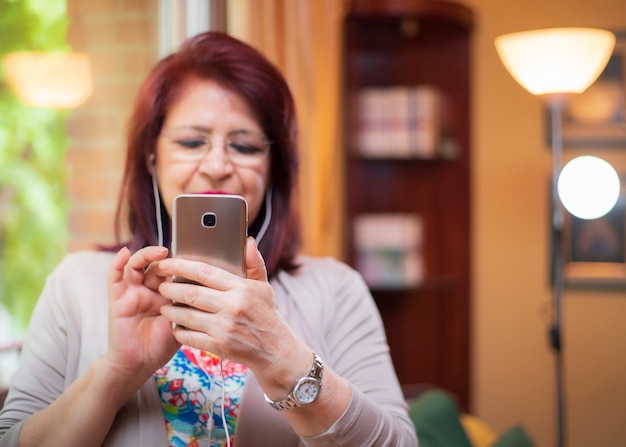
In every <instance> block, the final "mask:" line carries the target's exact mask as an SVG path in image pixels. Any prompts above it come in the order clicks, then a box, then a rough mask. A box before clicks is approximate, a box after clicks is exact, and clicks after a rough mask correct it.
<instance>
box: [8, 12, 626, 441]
mask: <svg viewBox="0 0 626 447" xmlns="http://www.w3.org/2000/svg"><path fill="white" fill-rule="evenodd" d="M415 2H417V3H419V1H417V0H415ZM415 2H411V1H409V0H405V1H402V0H388V1H387V2H384V1H380V0H379V1H378V2H367V1H364V2H361V3H383V4H384V3H388V5H390V7H393V6H394V5H397V4H403V3H407V4H409V3H415ZM193 3H194V2H192V1H191V0H188V1H174V0H172V1H165V0H161V1H157V0H133V1H122V0H67V1H66V0H0V57H4V56H5V55H8V54H10V53H14V52H24V51H41V52H46V53H50V52H58V51H65V52H67V51H72V52H80V53H84V54H86V55H87V56H88V59H89V62H90V67H89V72H88V73H87V74H86V75H85V76H87V77H88V78H89V81H90V83H91V87H92V89H90V87H89V85H87V86H86V87H85V88H86V89H87V90H89V93H88V96H87V98H86V99H85V100H84V101H83V102H81V103H79V104H74V105H70V106H63V107H59V106H58V105H57V106H33V105H29V104H27V103H25V102H24V100H23V99H20V98H18V97H17V96H16V94H15V93H14V90H13V86H11V85H10V83H9V79H8V69H7V67H6V65H4V66H3V69H2V72H0V266H1V270H0V304H1V306H2V308H1V309H2V312H1V313H0V348H2V349H4V350H5V351H6V352H5V354H3V355H2V356H1V357H0V379H1V380H2V381H3V382H2V385H4V386H6V381H7V380H8V376H10V371H11V368H12V366H11V365H13V364H14V363H15V361H16V360H17V358H18V355H19V350H18V349H15V348H17V347H19V341H20V338H21V336H22V335H23V332H24V330H25V325H26V322H27V320H28V316H29V314H30V312H31V310H32V307H33V305H34V303H35V301H36V299H37V296H38V294H39V291H40V290H41V288H42V286H43V282H44V281H45V277H46V275H47V274H48V273H49V272H50V271H51V270H52V269H53V268H54V266H55V265H56V263H57V262H58V261H59V260H60V259H61V257H62V256H63V255H64V254H65V253H66V252H68V251H76V250H82V249H91V248H93V247H94V246H96V245H97V244H106V243H110V242H112V241H113V215H114V211H115V204H116V201H117V195H118V185H119V181H120V179H121V176H122V169H123V163H124V153H125V130H126V129H125V126H126V121H127V118H128V116H129V114H130V111H131V107H132V103H133V99H134V97H135V94H136V91H137V89H138V87H139V84H140V83H141V81H142V80H143V78H144V77H145V75H146V74H147V72H148V70H149V69H150V68H151V66H152V65H153V64H154V63H155V62H156V61H157V60H158V59H159V58H160V57H161V56H163V55H165V54H167V53H169V52H170V51H172V50H173V49H175V48H176V46H177V45H178V44H179V43H180V41H181V39H183V38H184V37H185V35H186V34H188V33H193V32H194V30H199V29H202V28H203V27H211V28H214V29H220V30H225V31H227V32H229V33H231V34H233V35H235V36H237V37H240V38H242V39H243V40H246V41H248V42H249V43H251V44H252V45H254V46H256V47H257V48H259V49H260V50H261V51H262V52H264V53H265V54H266V55H268V57H269V58H270V59H271V60H272V61H273V62H274V63H276V64H277V66H278V67H279V68H280V69H281V71H282V72H283V73H284V74H285V76H286V78H287V80H288V82H289V84H290V85H291V86H292V89H293V92H294V94H295V96H296V103H297V107H298V113H299V117H300V129H301V150H302V168H303V172H302V178H301V186H300V189H301V191H300V196H301V207H302V212H303V219H302V221H303V223H304V227H305V252H306V253H309V254H312V255H316V256H317V255H321V256H335V257H337V258H340V259H343V260H346V261H348V260H349V258H350V255H349V253H347V252H346V244H345V234H346V226H347V224H346V222H345V218H346V212H345V210H346V201H347V199H346V183H345V168H346V158H345V151H346V150H347V149H346V147H345V145H344V141H345V133H346V130H347V129H346V127H345V125H344V120H343V118H342V110H343V107H344V105H345V104H344V103H343V101H344V99H345V97H344V93H345V91H344V89H343V87H342V86H343V84H342V82H343V81H342V79H343V78H342V74H343V63H344V60H345V58H346V57H347V53H346V52H345V51H344V50H345V49H344V47H343V24H344V22H343V20H344V17H345V15H346V13H347V12H348V11H349V10H350V8H351V7H352V4H351V3H352V2H350V1H348V0H345V1H341V0H296V1H290V2H285V1H279V0H258V1H255V0H223V1H215V0H210V1H209V0H207V1H205V2H198V3H200V5H197V4H196V5H195V6H194V5H193ZM461 4H462V5H463V6H464V7H465V8H467V9H468V10H470V11H471V16H472V24H471V27H470V32H469V34H468V39H469V40H468V43H469V55H470V59H469V61H470V63H469V73H468V74H469V77H468V79H469V85H468V88H469V98H470V101H469V111H468V113H467V116H464V118H463V119H465V120H467V122H468V123H469V136H470V143H469V145H468V150H471V157H469V158H468V163H469V177H468V188H467V193H468V201H467V204H466V205H467V206H468V207H469V208H468V209H469V216H470V221H469V222H468V224H467V225H465V228H464V231H466V232H467V234H468V237H469V259H468V264H469V281H468V282H467V288H468V290H467V294H468V302H467V308H466V309H465V308H464V309H462V311H463V313H464V314H465V316H466V318H467V321H468V326H467V331H464V332H462V334H461V335H460V337H462V338H465V339H464V341H463V342H462V343H461V344H462V345H463V346H464V347H466V349H465V348H464V349H465V351H466V353H465V354H464V355H466V356H467V365H466V367H464V368H463V369H462V371H461V373H460V374H462V376H463V377H462V380H463V381H464V382H466V383H467V388H468V389H467V392H466V393H465V395H464V396H462V397H461V398H460V401H461V403H462V406H463V407H464V410H465V411H467V412H470V413H472V414H475V415H477V416H478V417H480V418H481V419H482V420H484V421H486V422H487V423H488V424H489V425H490V426H491V427H493V428H494V429H495V430H496V431H498V432H502V431H504V430H506V429H507V428H508V427H510V426H512V425H514V424H521V425H522V426H523V427H524V428H525V429H526V430H527V432H528V433H529V434H530V436H531V437H532V438H533V440H534V441H535V442H536V444H537V445H538V446H548V445H553V444H554V437H555V421H554V365H553V362H554V361H553V354H552V352H551V349H550V346H549V342H548V337H547V330H548V324H549V322H550V319H551V314H550V310H551V307H550V306H551V299H552V296H551V287H550V223H549V220H550V195H549V182H550V176H551V154H550V144H549V141H548V139H547V137H546V135H547V130H546V129H547V128H546V126H547V119H546V110H545V107H544V105H543V104H542V102H541V101H539V100H538V99H537V98H536V97H534V96H532V95H530V94H529V93H528V92H527V91H525V90H524V89H523V88H522V87H521V86H520V85H519V84H517V83H516V82H515V80H514V79H513V78H512V77H511V76H510V75H509V73H508V72H507V71H506V69H505V68H504V66H503V65H502V63H501V61H500V60H499V58H498V55H497V53H496V50H495V47H494V39H495V38H496V37H497V36H499V35H501V34H506V33H510V32H515V31H522V30H527V29H537V28H548V27H562V26H581V27H597V28H602V29H608V30H612V31H615V32H617V33H620V32H621V33H622V35H623V33H624V32H625V31H626V3H625V2H624V1H623V0H597V1H594V2H590V1H585V0H551V1H549V2H546V1H540V0H524V1H522V0H509V1H506V2H503V1H500V0H463V1H462V2H461ZM190 8H191V10H192V11H203V14H202V17H201V18H199V17H198V14H196V15H195V16H194V15H192V17H191V18H187V16H186V12H187V11H188V10H190ZM204 13H206V14H204ZM194 17H195V19H194ZM620 51H621V50H620ZM621 54H623V53H621ZM618 56H619V55H618ZM620 57H621V56H620ZM620 57H618V58H617V60H619V61H622V62H621V64H622V65H621V68H620V70H621V71H619V73H621V74H620V77H619V78H618V79H619V80H618V83H619V84H621V85H618V88H617V90H616V91H611V92H610V93H609V97H610V98H612V99H615V100H616V101H617V104H618V105H617V107H621V113H622V118H621V119H622V123H623V107H624V98H625V97H626V93H625V91H626V89H625V87H624V84H623V83H624V82H625V81H624V76H626V72H625V71H624V70H626V65H625V64H626V62H624V60H625V59H624V57H621V58H620ZM409 63H410V61H409ZM34 64H35V63H34V62H33V63H31V65H30V67H31V70H30V71H32V72H37V71H40V70H41V69H39V70H38V69H36V65H34ZM27 71H28V70H27ZM24 76H25V75H24ZM65 76H68V74H67V73H66V74H65ZM78 83H79V81H73V84H74V87H76V86H77V85H78ZM590 101H591V100H590ZM573 106H574V107H579V108H580V110H583V112H579V115H577V116H582V115H580V113H582V114H583V115H584V113H592V117H591V119H595V117H597V116H598V115H593V112H589V111H590V110H596V109H593V107H591V106H590V105H589V104H587V105H585V104H581V103H580V102H578V103H576V104H574V105H573ZM597 113H601V112H600V111H598V112H597ZM621 131H622V132H624V133H626V130H625V129H624V128H623V127H622V129H621ZM618 132H619V131H618ZM619 135H621V134H618V137H619ZM622 136H623V135H622ZM601 137H602V136H601ZM601 139H602V138H600V140H601ZM621 141H623V142H624V145H623V147H620V145H619V144H616V145H613V147H605V146H606V145H604V144H602V143H601V142H600V143H594V142H592V143H590V144H588V145H586V146H585V147H578V148H571V149H568V150H567V151H566V154H565V158H572V157H574V156H575V155H580V154H582V153H588V152H590V151H592V152H593V153H594V154H596V155H600V156H602V157H603V158H605V159H607V160H609V161H610V162H611V163H612V164H613V166H615V167H616V168H617V169H618V171H620V172H621V173H624V172H626V137H624V138H623V140H621ZM398 193H399V194H409V195H410V194H411V193H412V192H410V191H398ZM424 237H425V238H428V233H426V234H425V235H424ZM617 269H618V271H617V272H616V273H615V274H613V275H612V279H616V280H615V281H611V283H610V284H609V285H608V286H607V285H606V284H605V283H600V284H594V285H592V286H585V287H573V286H572V287H568V288H567V290H566V293H565V303H564V334H563V338H564V355H565V375H566V391H567V402H566V404H567V405H566V407H567V438H568V445H570V446H571V447H587V446H592V445H593V446H595V445H598V446H605V447H611V446H615V447H617V446H622V445H624V442H626V425H625V424H624V423H623V421H622V415H623V414H625V413H626V383H625V381H624V380H623V377H625V376H626V360H625V357H624V355H623V352H624V347H623V346H624V343H625V342H626V325H625V324H624V319H625V318H626V293H625V292H626V288H624V285H625V283H623V282H622V281H621V279H622V278H623V277H624V276H626V269H624V268H622V266H621V265H619V266H617ZM620 269H621V270H620ZM449 311H450V312H454V309H450V310H449ZM432 336H433V337H438V336H440V334H438V333H433V334H432ZM405 342H406V343H407V344H419V343H420V342H421V340H419V339H411V338H410V337H408V338H407V339H406V340H405ZM393 349H394V348H393V347H392V351H393ZM400 351H401V350H400V349H398V350H397V351H396V352H400ZM451 352H455V351H454V350H453V351H451ZM439 355H440V356H443V357H445V356H447V355H451V354H450V353H448V352H441V353H439ZM394 361H395V360H394ZM397 361H399V362H411V363H412V364H415V365H418V366H416V368H418V369H419V364H420V362H421V361H422V359H420V358H413V359H402V360H399V359H398V360H397ZM401 379H402V382H403V384H406V385H408V384H414V383H415V382H420V380H419V379H420V378H419V377H417V376H416V377H406V380H405V378H404V377H401ZM444 382H445V381H444ZM436 385H439V384H436Z"/></svg>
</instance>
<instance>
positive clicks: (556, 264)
mask: <svg viewBox="0 0 626 447" xmlns="http://www.w3.org/2000/svg"><path fill="white" fill-rule="evenodd" d="M495 46H496V50H497V52H498V55H499V57H500V59H501V61H502V63H503V64H504V66H505V67H506V69H507V70H508V71H509V73H510V74H511V76H513V78H514V79H515V80H516V81H517V82H518V83H520V84H521V85H522V87H524V88H525V89H526V90H528V91H529V92H530V93H532V94H533V95H537V96H539V97H540V98H541V99H542V100H543V101H544V103H545V105H546V107H548V109H549V110H550V113H551V118H552V119H551V123H552V124H551V125H552V128H551V145H552V203H553V207H552V209H553V216H552V241H553V259H552V262H553V265H552V271H553V278H552V279H553V287H554V290H553V302H552V306H553V309H552V310H553V317H552V319H553V321H552V323H551V326H550V329H549V341H550V346H551V348H552V349H553V351H554V355H555V375H556V385H555V388H556V425H557V427H556V445H557V446H558V447H564V446H565V404H564V401H565V399H564V394H565V393H564V383H563V382H564V381H563V376H564V374H563V355H562V354H563V350H562V333H561V330H562V304H563V289H564V283H565V278H564V257H563V244H562V241H563V223H564V211H563V207H562V205H564V202H563V200H562V198H561V197H560V195H559V183H561V182H560V181H559V175H560V174H561V168H562V167H563V166H562V165H563V137H562V114H563V109H564V107H565V105H566V103H567V99H568V97H569V96H571V95H572V94H578V93H582V92H583V91H584V90H585V89H586V88H587V87H589V86H590V85H591V84H592V83H593V82H594V81H595V80H596V79H597V78H598V76H599V75H600V74H601V73H602V71H603V69H604V67H605V66H606V64H607V62H608V61H609V58H610V57H611V54H612V52H613V48H614V46H615V35H614V34H613V33H611V32H608V31H605V30H598V29H592V28H549V29H541V30H532V31H523V32H518V33H512V34H506V35H502V36H499V37H497V38H496V39H495ZM616 175H617V174H616ZM618 189H619V180H618ZM616 200H617V197H616ZM614 204H615V202H613V204H611V205H610V206H609V207H608V209H606V211H604V212H603V213H607V212H608V211H610V209H611V208H612V207H613V206H614ZM567 209H568V211H569V210H570V209H569V208H567ZM601 215H602V214H600V215H596V216H595V217H600V216H601Z"/></svg>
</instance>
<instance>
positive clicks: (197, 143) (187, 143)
mask: <svg viewBox="0 0 626 447" xmlns="http://www.w3.org/2000/svg"><path fill="white" fill-rule="evenodd" d="M177 143H178V145H179V146H182V147H184V148H186V149H197V148H199V147H202V146H204V145H205V144H206V142H205V141H204V140H178V141H177Z"/></svg>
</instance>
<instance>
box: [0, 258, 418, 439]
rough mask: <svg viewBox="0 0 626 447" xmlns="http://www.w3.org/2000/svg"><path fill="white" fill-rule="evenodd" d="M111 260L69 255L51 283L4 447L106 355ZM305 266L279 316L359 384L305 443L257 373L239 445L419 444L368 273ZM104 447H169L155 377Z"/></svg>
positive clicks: (0, 432) (10, 410) (287, 280)
mask: <svg viewBox="0 0 626 447" xmlns="http://www.w3.org/2000/svg"><path fill="white" fill-rule="evenodd" d="M112 259H113V255H112V254H110V253H102V252H80V253H74V254H70V255H68V256H66V258H65V259H64V260H63V261H62V263H61V264H60V265H59V266H58V267H57V268H56V269H55V271H54V272H53V273H52V274H51V275H50V277H49V278H48V281H47V283H46V286H45V288H44V290H43V292H42V295H41V297H40V299H39V302H38V304H37V306H36V309H35V311H34V313H33V317H32V320H31V324H30V328H29V330H28V334H27V336H26V339H25V343H24V349H23V352H22V357H21V365H20V367H19V370H18V371H17V373H16V374H15V376H14V378H13V381H12V384H11V389H10V392H9V395H8V397H7V401H6V403H5V407H4V409H3V410H2V411H1V412H0V447H5V446H17V445H18V443H17V436H18V434H19V430H20V428H21V425H22V422H23V420H24V419H25V418H27V417H28V416H29V415H31V414H33V413H35V412H36V411H38V410H41V409H42V408H44V407H46V406H47V405H49V404H50V403H51V402H52V401H53V400H54V399H56V398H57V397H58V396H59V395H60V394H61V393H62V392H63V390H64V389H65V388H67V387H68V386H69V384H71V383H72V382H73V381H74V380H75V379H76V378H77V377H79V376H80V375H82V374H83V373H84V372H85V371H86V370H87V368H88V367H89V365H90V364H91V363H92V362H93V361H94V359H96V358H97V357H98V356H100V355H102V354H103V353H104V352H105V350H106V345H107V318H106V315H107V312H108V298H107V292H106V290H107V288H106V276H107V272H108V269H109V264H110V263H111V261H112ZM300 262H301V264H302V267H301V269H300V270H299V271H298V272H297V273H296V274H291V275H290V274H287V273H285V272H281V273H280V274H279V275H278V277H277V278H276V279H274V280H273V281H272V285H273V287H274V290H275V293H276V299H277V302H278V307H279V310H280V312H281V314H282V316H283V317H284V318H285V320H286V321H287V322H288V324H289V325H290V326H291V327H292V329H293V330H294V331H295V332H296V333H297V334H298V335H299V336H300V337H301V338H302V339H303V340H304V341H305V342H306V343H308V345H309V346H310V347H311V349H313V350H314V351H316V352H317V353H318V354H319V355H320V356H321V357H322V358H323V359H324V361H325V362H326V363H327V364H329V365H330V366H331V367H332V368H333V369H334V370H335V371H336V372H337V373H338V374H340V375H342V376H343V377H344V378H346V379H347V380H348V381H349V382H350V383H351V384H352V388H353V389H352V396H353V397H352V401H351V404H350V406H349V408H348V409H347V411H346V412H345V413H344V415H343V416H342V417H341V418H340V420H338V421H337V423H335V424H334V425H333V427H331V428H330V429H329V430H328V432H326V433H324V434H322V435H319V436H316V437H315V438H301V437H298V435H297V434H296V433H295V432H294V431H293V429H292V428H291V426H290V425H289V424H288V423H287V422H286V421H285V420H284V418H283V417H282V416H281V415H280V412H278V411H276V410H274V409H273V408H271V407H270V406H269V405H268V404H267V403H266V402H265V401H264V399H263V392H262V390H261V389H260V387H259V385H258V383H257V381H256V380H255V378H254V376H253V374H252V373H251V372H249V376H248V378H247V379H246V384H245V387H244V393H243V397H242V400H241V407H240V414H239V418H238V420H237V426H236V431H235V442H236V445H237V446H239V447H248V446H264V447H266V446H294V447H295V446H354V447H357V446H358V447H362V446H401V447H411V446H417V439H416V435H415V428H414V426H413V425H412V423H411V421H410V419H409V418H408V415H407V409H406V405H405V401H404V399H403V396H402V393H401V389H400V386H399V384H398V380H397V378H396V375H395V372H394V370H393V366H392V363H391V358H390V356H389V348H388V345H387V342H386V338H385V334H384V329H383V325H382V322H381V319H380V316H379V314H378V311H377V309H376V306H375V304H374V301H373V299H372V298H371V295H370V293H369V291H368V289H367V287H366V285H365V284H364V282H363V281H362V279H361V277H360V276H359V275H358V273H356V272H355V271H354V270H352V269H350V268H349V267H348V266H346V265H345V264H342V263H340V262H337V261H334V260H332V259H328V258H324V259H313V258H307V257H302V258H301V259H300ZM77 417H80V415H77ZM103 445H105V446H116V447H124V446H147V447H154V446H167V435H166V432H165V424H164V419H163V413H162V410H161V403H160V401H159V395H158V391H157V387H156V384H155V381H154V380H152V379H150V380H148V381H147V382H146V383H145V384H144V385H143V387H142V388H141V389H140V390H139V391H138V392H137V393H136V394H135V396H134V398H133V399H131V400H130V401H129V402H128V403H127V404H126V406H125V407H124V408H123V409H122V410H121V411H120V413H119V414H118V416H117V417H116V419H115V422H114V423H113V427H112V428H111V431H110V433H109V435H108V437H107V439H106V441H105V442H104V444H103Z"/></svg>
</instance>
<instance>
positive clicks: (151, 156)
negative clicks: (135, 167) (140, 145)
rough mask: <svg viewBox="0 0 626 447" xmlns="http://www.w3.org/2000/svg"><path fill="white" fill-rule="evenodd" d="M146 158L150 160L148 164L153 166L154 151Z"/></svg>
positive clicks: (154, 161)
mask: <svg viewBox="0 0 626 447" xmlns="http://www.w3.org/2000/svg"><path fill="white" fill-rule="evenodd" d="M148 160H150V164H151V165H152V166H154V164H155V163H156V157H155V156H154V153H152V154H150V156H149V157H148Z"/></svg>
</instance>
